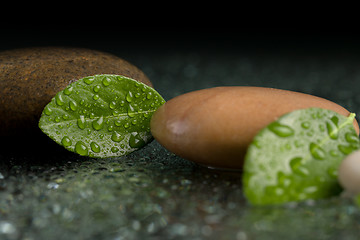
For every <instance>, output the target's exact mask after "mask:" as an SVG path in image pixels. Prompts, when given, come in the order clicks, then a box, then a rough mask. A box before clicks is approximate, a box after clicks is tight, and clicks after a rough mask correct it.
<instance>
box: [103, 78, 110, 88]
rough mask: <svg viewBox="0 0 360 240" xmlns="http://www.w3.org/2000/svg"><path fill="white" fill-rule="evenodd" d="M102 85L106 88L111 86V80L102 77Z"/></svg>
mask: <svg viewBox="0 0 360 240" xmlns="http://www.w3.org/2000/svg"><path fill="white" fill-rule="evenodd" d="M102 84H103V85H104V86H105V87H107V86H109V85H110V84H111V78H109V77H104V79H103V80H102Z"/></svg>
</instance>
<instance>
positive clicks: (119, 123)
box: [114, 119, 121, 127]
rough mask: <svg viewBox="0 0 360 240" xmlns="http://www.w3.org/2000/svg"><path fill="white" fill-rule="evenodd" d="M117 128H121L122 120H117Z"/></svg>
mask: <svg viewBox="0 0 360 240" xmlns="http://www.w3.org/2000/svg"><path fill="white" fill-rule="evenodd" d="M114 123H115V126H117V127H120V126H121V120H120V119H118V120H115V122H114Z"/></svg>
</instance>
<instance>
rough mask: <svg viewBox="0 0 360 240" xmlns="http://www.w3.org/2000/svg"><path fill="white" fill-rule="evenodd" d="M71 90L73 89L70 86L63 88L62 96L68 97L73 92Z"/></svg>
mask: <svg viewBox="0 0 360 240" xmlns="http://www.w3.org/2000/svg"><path fill="white" fill-rule="evenodd" d="M73 89H74V88H73V87H72V86H71V87H67V88H65V90H64V94H65V95H68V96H69V95H70V94H71V93H72V92H73Z"/></svg>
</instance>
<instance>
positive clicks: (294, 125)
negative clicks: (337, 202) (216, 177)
mask: <svg viewBox="0 0 360 240" xmlns="http://www.w3.org/2000/svg"><path fill="white" fill-rule="evenodd" d="M354 118H355V114H350V116H349V117H344V116H342V115H340V114H338V113H336V112H333V111H330V110H325V109H320V108H308V109H302V110H297V111H294V112H291V113H288V114H285V115H283V116H282V117H280V118H279V119H278V120H276V121H275V122H273V123H271V124H270V125H268V126H267V127H266V128H264V129H263V130H261V131H260V132H259V133H258V134H257V135H256V136H255V138H254V139H253V142H252V143H251V144H250V146H249V148H248V152H247V154H246V157H245V164H244V174H243V185H244V193H245V196H246V197H247V199H248V200H249V202H250V203H252V204H254V205H265V204H281V203H286V202H293V201H302V200H305V199H321V198H327V197H330V196H334V195H337V194H339V193H340V192H341V187H340V185H339V184H338V180H337V169H338V167H339V165H340V162H341V161H342V159H343V158H344V157H345V156H346V155H348V154H350V153H351V152H353V151H354V150H357V149H358V148H359V147H360V143H359V138H358V136H357V134H356V132H355V129H354V127H353V120H354Z"/></svg>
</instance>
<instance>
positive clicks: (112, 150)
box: [111, 147, 119, 153]
mask: <svg viewBox="0 0 360 240" xmlns="http://www.w3.org/2000/svg"><path fill="white" fill-rule="evenodd" d="M118 151H119V149H118V148H117V147H112V148H111V152H113V153H117V152H118Z"/></svg>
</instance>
